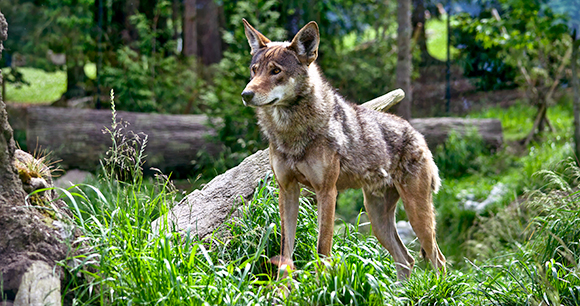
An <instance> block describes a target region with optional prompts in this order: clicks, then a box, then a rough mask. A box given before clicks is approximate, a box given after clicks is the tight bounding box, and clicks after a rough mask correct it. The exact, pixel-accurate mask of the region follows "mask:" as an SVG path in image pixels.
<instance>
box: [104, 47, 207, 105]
mask: <svg viewBox="0 0 580 306" xmlns="http://www.w3.org/2000/svg"><path fill="white" fill-rule="evenodd" d="M117 55H118V58H117V59H118V60H119V64H118V65H117V66H116V67H105V68H104V75H103V82H104V84H105V86H107V87H110V88H114V89H115V90H116V93H117V97H118V101H119V102H118V108H119V110H126V111H139V112H160V113H163V112H171V113H183V112H184V110H185V109H186V107H187V105H188V104H190V103H191V104H192V105H193V107H192V110H194V111H195V110H196V109H197V106H198V105H197V104H193V101H195V100H196V99H197V98H198V93H199V91H200V88H201V87H202V85H203V84H204V82H203V80H202V79H201V78H199V76H198V75H197V74H196V73H195V70H196V65H195V63H194V61H193V60H188V59H183V60H181V59H179V58H178V57H177V56H176V55H172V56H167V57H164V56H162V54H160V53H156V54H154V55H151V56H147V55H143V54H139V53H138V52H135V51H133V50H132V49H130V48H128V47H125V48H122V49H119V51H117ZM197 111H199V110H197Z"/></svg>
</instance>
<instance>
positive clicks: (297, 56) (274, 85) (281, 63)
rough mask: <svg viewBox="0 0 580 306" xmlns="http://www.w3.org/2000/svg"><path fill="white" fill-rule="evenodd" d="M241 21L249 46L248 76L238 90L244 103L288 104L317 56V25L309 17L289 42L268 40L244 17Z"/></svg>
mask: <svg viewBox="0 0 580 306" xmlns="http://www.w3.org/2000/svg"><path fill="white" fill-rule="evenodd" d="M243 21H244V27H245V30H246V37H247V38H248V42H249V43H250V47H251V49H252V51H251V55H252V63H251V64H250V75H251V79H250V82H249V83H248V85H247V86H246V88H245V89H244V91H243V92H242V100H243V102H244V105H247V106H253V107H261V106H284V105H289V104H292V103H293V102H294V101H295V100H296V98H297V94H298V93H299V92H300V91H301V90H302V87H303V86H304V83H305V82H304V80H305V79H306V78H307V77H308V67H309V66H310V64H311V63H312V62H313V61H314V60H316V57H317V56H318V43H319V42H320V34H319V32H318V25H317V24H316V22H314V21H311V22H310V23H308V24H307V25H305V26H304V27H303V28H302V29H301V30H300V31H299V32H298V33H297V34H296V36H294V39H292V42H272V41H270V40H269V39H268V38H266V36H264V35H262V33H260V32H258V31H257V30H256V29H254V27H252V26H251V25H250V24H249V23H248V22H247V21H246V20H245V19H243Z"/></svg>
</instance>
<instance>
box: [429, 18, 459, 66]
mask: <svg viewBox="0 0 580 306" xmlns="http://www.w3.org/2000/svg"><path fill="white" fill-rule="evenodd" d="M451 19H452V20H453V25H454V26H456V25H457V22H456V21H455V19H456V17H455V16H452V17H451ZM450 22H451V20H450ZM454 29H455V28H454V27H453V28H452V32H453V30H454ZM425 31H426V32H427V33H429V39H428V40H427V50H428V51H429V54H430V55H431V56H433V57H434V58H436V59H438V60H440V61H442V62H444V61H447V14H444V15H441V16H440V18H430V19H428V20H427V22H426V23H425ZM453 34H455V33H452V35H453ZM453 38H454V39H456V38H457V36H456V34H455V35H453ZM456 44H457V41H456V42H453V44H452V45H451V50H450V55H451V60H452V61H454V60H456V59H457V56H458V55H459V50H458V49H457V48H456V47H455V46H456Z"/></svg>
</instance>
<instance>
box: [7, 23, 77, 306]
mask: <svg viewBox="0 0 580 306" xmlns="http://www.w3.org/2000/svg"><path fill="white" fill-rule="evenodd" d="M7 27H8V25H7V24H6V19H5V18H4V16H3V15H2V13H0V55H1V50H2V41H3V40H5V39H6V35H7ZM0 83H1V79H0ZM14 156H15V146H14V140H13V138H12V128H11V127H10V125H9V124H8V118H7V113H6V105H5V104H4V102H3V101H2V99H1V97H0V229H1V231H2V234H0V283H1V284H2V287H1V288H2V289H1V290H2V292H0V294H1V295H2V298H1V299H2V300H5V299H8V301H9V302H10V301H12V300H15V299H16V300H15V305H44V302H53V303H52V305H60V287H57V285H56V284H55V283H54V282H50V284H48V286H43V287H40V286H35V285H32V286H28V287H26V286H21V283H23V282H22V279H23V278H24V279H32V280H33V282H32V284H38V282H36V283H35V282H34V280H35V279H36V280H38V279H40V278H41V277H43V276H44V275H46V274H44V273H41V274H38V273H37V272H38V270H34V271H32V270H31V268H30V267H31V266H33V263H35V262H42V263H41V264H40V265H41V266H43V267H46V266H48V267H50V269H44V270H43V271H45V272H46V271H48V272H47V273H50V274H51V275H52V276H53V277H52V279H53V280H54V279H55V278H56V280H57V282H56V283H57V284H58V286H60V277H59V276H58V275H59V271H60V268H59V267H58V266H56V265H55V261H56V260H62V259H64V258H65V254H66V252H65V250H66V248H65V246H64V245H63V244H62V243H61V242H60V240H59V238H58V232H57V231H56V230H55V229H54V228H53V227H52V226H49V225H48V224H50V222H47V221H46V220H45V219H44V216H43V215H42V214H40V213H39V212H38V211H36V210H35V209H33V208H30V207H29V206H26V203H25V193H24V190H23V187H22V182H21V181H20V179H19V176H18V171H17V170H16V167H15V165H14ZM25 275H27V276H25ZM55 275H56V276H55ZM43 288H44V289H43ZM50 292H54V293H52V294H51V293H50ZM48 296H52V297H54V296H56V298H54V299H50V298H48ZM37 301H38V302H37Z"/></svg>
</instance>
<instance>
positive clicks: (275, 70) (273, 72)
mask: <svg viewBox="0 0 580 306" xmlns="http://www.w3.org/2000/svg"><path fill="white" fill-rule="evenodd" d="M280 72H282V70H280V68H274V69H272V74H278V73H280Z"/></svg>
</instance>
